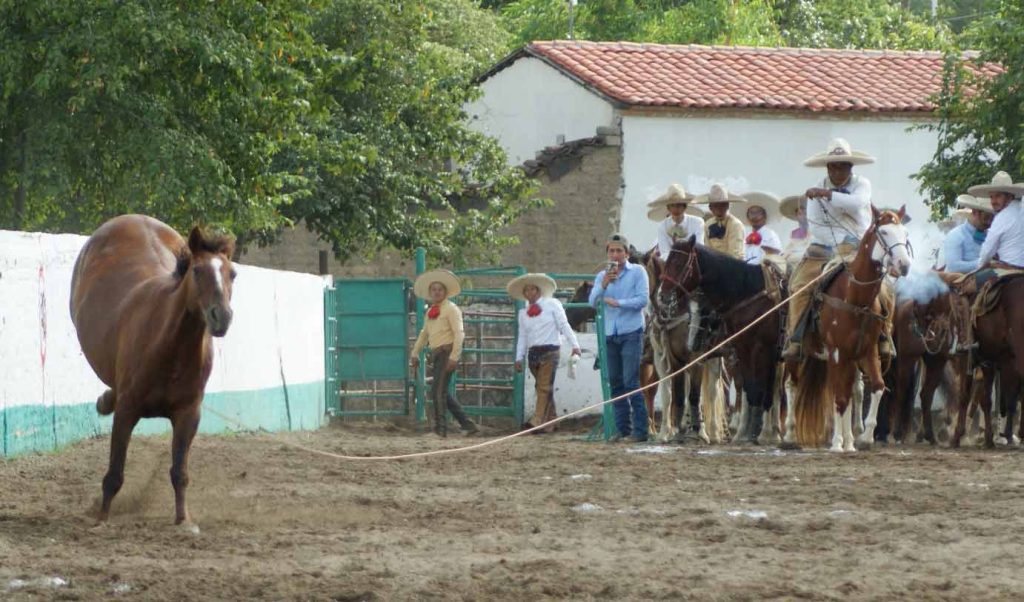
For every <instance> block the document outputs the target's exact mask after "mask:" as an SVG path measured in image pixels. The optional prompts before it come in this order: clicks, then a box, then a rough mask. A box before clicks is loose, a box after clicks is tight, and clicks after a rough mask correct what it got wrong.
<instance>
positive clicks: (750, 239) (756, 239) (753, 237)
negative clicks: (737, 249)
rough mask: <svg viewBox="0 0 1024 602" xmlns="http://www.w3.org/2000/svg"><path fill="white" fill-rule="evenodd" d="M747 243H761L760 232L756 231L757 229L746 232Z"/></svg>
mask: <svg viewBox="0 0 1024 602" xmlns="http://www.w3.org/2000/svg"><path fill="white" fill-rule="evenodd" d="M747 244H748V245H759V244H761V233H760V232H758V231H757V230H754V231H753V232H751V233H750V234H747Z"/></svg>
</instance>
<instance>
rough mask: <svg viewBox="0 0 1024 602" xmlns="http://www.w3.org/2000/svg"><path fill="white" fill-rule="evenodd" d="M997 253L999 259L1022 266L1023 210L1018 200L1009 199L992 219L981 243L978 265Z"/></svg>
mask: <svg viewBox="0 0 1024 602" xmlns="http://www.w3.org/2000/svg"><path fill="white" fill-rule="evenodd" d="M997 254H998V255H999V261H1002V262H1005V263H1008V264H1010V265H1013V266H1016V267H1024V211H1022V210H1021V206H1020V201H1019V200H1014V201H1011V202H1010V203H1009V204H1008V205H1007V206H1006V207H1003V210H1002V211H1000V212H999V213H997V214H996V216H995V218H993V219H992V226H991V227H989V229H988V234H987V235H986V236H985V242H984V243H982V245H981V255H980V256H979V257H978V267H979V268H980V267H982V266H984V265H985V264H986V263H988V262H989V261H991V260H992V258H993V257H995V256H996V255H997Z"/></svg>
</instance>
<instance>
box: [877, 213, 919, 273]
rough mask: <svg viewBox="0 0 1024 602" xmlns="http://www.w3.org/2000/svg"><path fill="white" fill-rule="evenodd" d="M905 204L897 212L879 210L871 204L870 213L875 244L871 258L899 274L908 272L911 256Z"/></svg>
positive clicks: (911, 260)
mask: <svg viewBox="0 0 1024 602" xmlns="http://www.w3.org/2000/svg"><path fill="white" fill-rule="evenodd" d="M905 214H906V205H904V206H903V207H900V210H899V211H898V212H895V211H879V210H878V209H876V208H875V206H874V205H872V206H871V215H872V218H873V220H872V221H873V223H874V229H875V245H874V247H873V248H872V249H871V259H872V260H873V261H877V262H880V263H881V264H882V265H883V266H884V267H885V269H886V270H895V271H896V272H898V273H899V275H900V276H906V275H907V274H908V273H909V272H910V264H911V263H913V258H912V257H911V254H910V243H909V242H908V234H907V229H906V227H904V226H903V216H904V215H905Z"/></svg>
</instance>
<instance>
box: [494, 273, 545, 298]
mask: <svg viewBox="0 0 1024 602" xmlns="http://www.w3.org/2000/svg"><path fill="white" fill-rule="evenodd" d="M528 284H532V285H534V286H536V287H537V288H539V289H540V296H541V297H551V296H553V295H554V294H555V288H557V285H556V284H555V281H554V280H552V279H551V276H548V275H547V274H540V273H530V274H523V275H522V276H517V277H515V278H513V279H512V280H510V281H509V283H508V284H507V285H506V286H505V290H507V291H508V296H509V297H512V298H513V299H515V300H517V301H526V297H525V296H524V295H523V288H525V287H526V285H528Z"/></svg>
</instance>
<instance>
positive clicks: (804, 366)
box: [791, 357, 835, 447]
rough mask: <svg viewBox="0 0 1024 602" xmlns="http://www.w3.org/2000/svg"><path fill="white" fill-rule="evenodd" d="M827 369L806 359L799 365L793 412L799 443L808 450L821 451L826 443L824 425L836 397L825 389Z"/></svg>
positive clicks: (821, 362) (822, 362) (819, 362)
mask: <svg viewBox="0 0 1024 602" xmlns="http://www.w3.org/2000/svg"><path fill="white" fill-rule="evenodd" d="M827 376H828V365H827V364H826V363H825V361H824V360H820V359H818V358H816V357H807V358H804V360H803V362H802V363H801V365H800V378H799V379H798V381H797V387H796V399H795V400H794V402H793V407H792V409H791V411H792V412H794V414H793V417H794V427H795V430H796V440H797V442H798V443H799V444H800V445H802V446H805V447H819V446H821V445H822V444H823V443H824V442H825V421H826V418H827V417H828V415H829V414H828V410H829V409H831V408H832V407H833V406H834V404H835V400H834V395H833V393H832V390H831V389H830V388H829V387H826V386H825V385H826V378H827Z"/></svg>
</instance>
